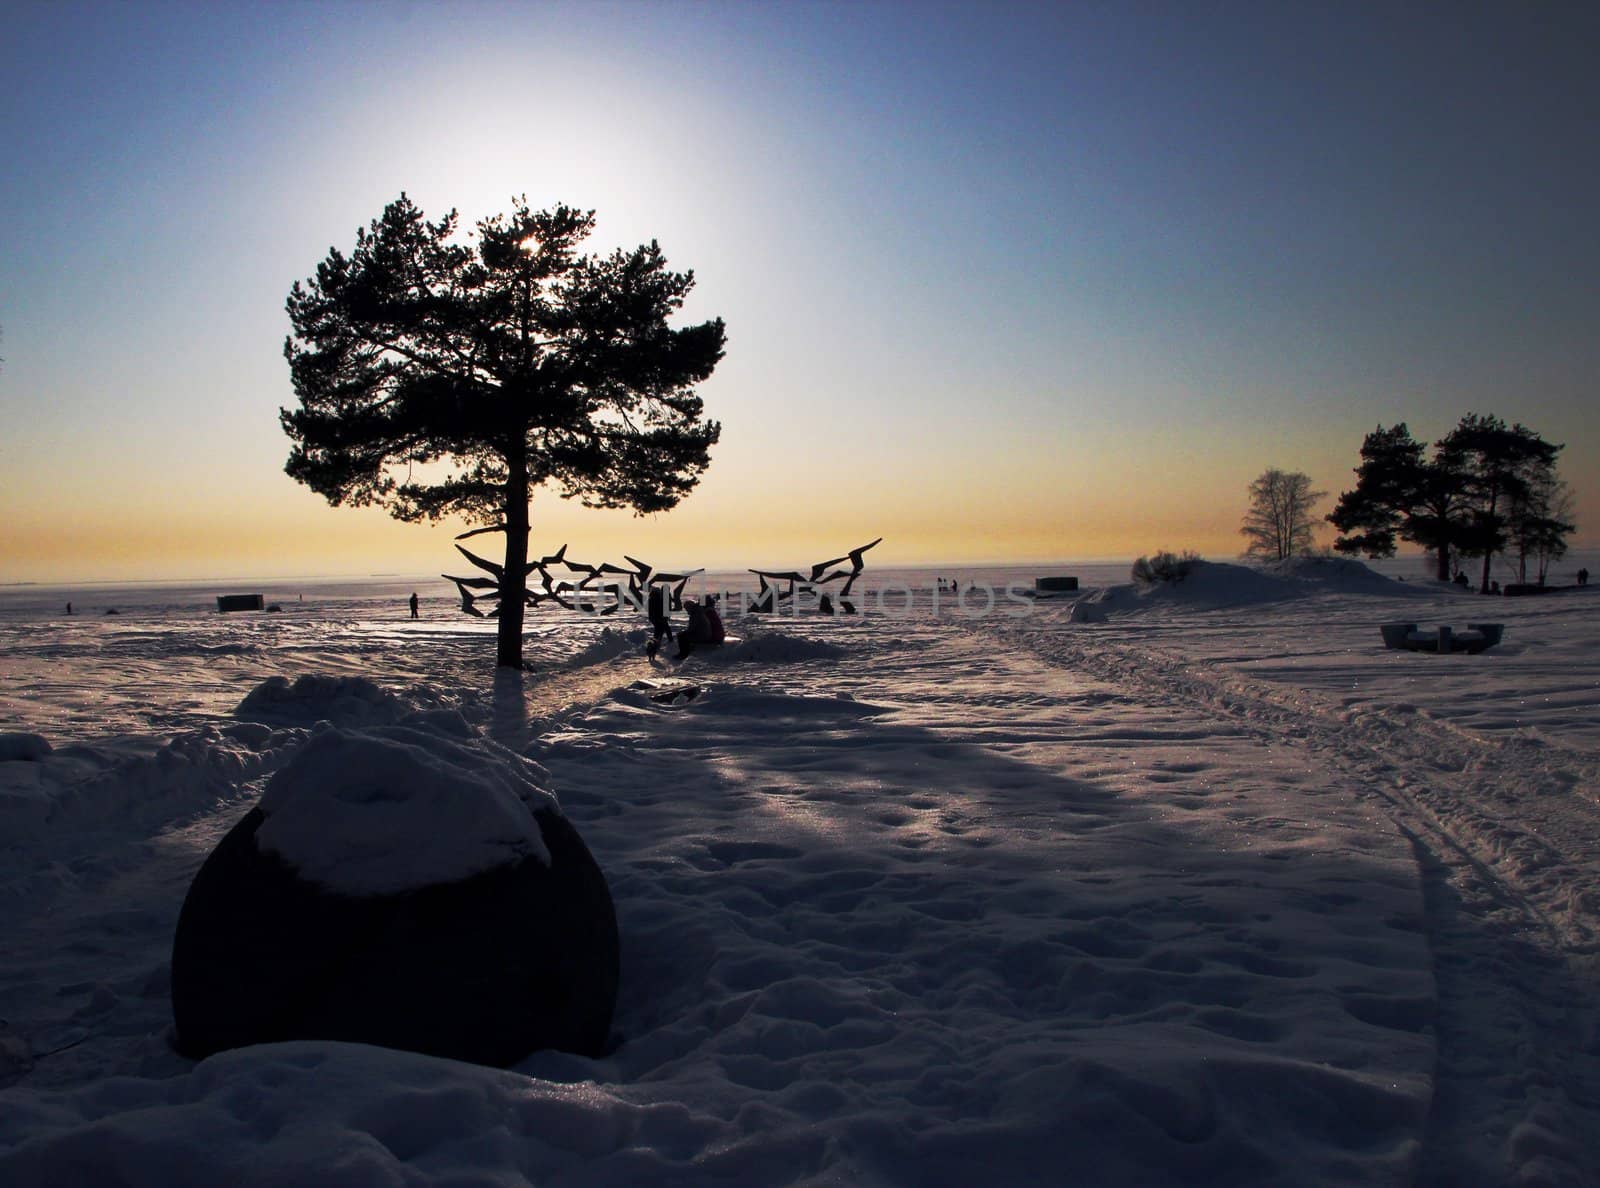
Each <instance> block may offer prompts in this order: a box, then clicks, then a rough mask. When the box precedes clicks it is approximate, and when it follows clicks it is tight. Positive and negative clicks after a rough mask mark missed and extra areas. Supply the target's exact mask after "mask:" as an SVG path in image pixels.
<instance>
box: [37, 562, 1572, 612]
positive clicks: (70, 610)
mask: <svg viewBox="0 0 1600 1188" xmlns="http://www.w3.org/2000/svg"><path fill="white" fill-rule="evenodd" d="M1588 584H1589V571H1588V569H1587V568H1585V569H1580V570H1578V585H1580V586H1587V585H1588ZM71 613H72V604H71V603H70V602H69V603H67V614H69V615H70V614H71Z"/></svg>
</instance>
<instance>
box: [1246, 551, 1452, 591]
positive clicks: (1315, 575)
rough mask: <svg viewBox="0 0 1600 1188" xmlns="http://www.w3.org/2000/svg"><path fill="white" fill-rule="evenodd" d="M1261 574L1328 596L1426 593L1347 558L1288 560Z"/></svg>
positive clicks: (1298, 558) (1278, 562) (1264, 570)
mask: <svg viewBox="0 0 1600 1188" xmlns="http://www.w3.org/2000/svg"><path fill="white" fill-rule="evenodd" d="M1262 572H1263V573H1268V574H1273V575H1275V576H1277V577H1282V578H1288V579H1291V580H1294V581H1299V582H1305V583H1308V584H1310V585H1314V586H1316V587H1317V588H1318V590H1320V591H1325V592H1328V593H1339V594H1388V595H1400V596H1405V595H1412V594H1421V593H1425V592H1426V591H1424V590H1423V589H1422V588H1421V587H1419V586H1415V585H1411V584H1409V583H1406V582H1397V581H1395V580H1394V579H1393V578H1391V577H1384V576H1383V574H1381V573H1379V572H1377V571H1376V570H1374V569H1372V568H1370V567H1369V566H1367V565H1365V564H1363V563H1362V562H1360V561H1352V560H1351V559H1350V558H1348V557H1289V558H1287V559H1286V560H1283V561H1275V562H1273V563H1271V564H1269V565H1264V566H1262Z"/></svg>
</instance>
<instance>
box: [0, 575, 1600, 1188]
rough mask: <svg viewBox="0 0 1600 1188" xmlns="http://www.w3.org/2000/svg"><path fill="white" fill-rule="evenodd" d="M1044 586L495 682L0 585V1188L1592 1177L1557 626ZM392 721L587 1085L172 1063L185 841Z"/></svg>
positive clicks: (1568, 727)
mask: <svg viewBox="0 0 1600 1188" xmlns="http://www.w3.org/2000/svg"><path fill="white" fill-rule="evenodd" d="M1576 564H1577V562H1575V561H1574V562H1573V563H1572V564H1570V565H1568V566H1567V567H1566V568H1573V569H1575V568H1576ZM1592 567H1593V566H1592V565H1591V568H1592ZM1080 572H1082V573H1084V575H1085V577H1086V578H1087V579H1089V581H1090V582H1091V584H1093V585H1095V586H1099V587H1101V588H1099V589H1094V590H1091V591H1086V592H1085V594H1084V595H1083V597H1082V598H1080V599H1072V598H1064V599H1057V600H1052V601H1049V602H1041V603H1039V604H1038V605H1037V606H1036V607H1033V608H1032V613H1031V614H1020V613H1016V614H1007V613H1006V612H1007V611H1013V612H1017V611H1020V610H1021V609H1022V608H1021V607H1020V606H1019V605H1018V604H1015V603H1012V602H1008V601H1005V600H1002V601H1001V602H1000V603H999V604H998V605H997V608H996V612H995V613H994V614H992V615H987V616H978V617H972V618H967V617H964V616H962V615H960V614H959V613H953V611H952V608H950V607H949V605H948V600H945V605H944V606H942V607H941V611H940V613H938V614H935V613H934V612H933V610H932V607H931V605H930V604H931V602H932V595H931V593H930V592H929V591H928V590H927V589H926V583H928V582H931V581H933V580H934V578H933V575H931V574H930V575H914V576H912V575H900V577H901V578H902V579H903V580H905V581H907V582H914V583H916V584H919V585H921V587H922V589H921V591H920V593H919V595H918V598H917V603H916V606H915V609H914V611H913V613H911V614H909V615H904V616H901V615H888V614H874V613H869V614H867V615H866V616H865V617H856V618H847V617H840V618H835V619H824V618H818V617H802V618H798V619H797V618H791V617H782V618H777V619H762V620H759V621H752V620H749V619H746V620H745V621H743V622H739V623H737V624H735V626H734V629H735V630H736V631H737V632H738V633H739V634H740V635H741V636H743V637H744V642H743V643H741V644H739V645H737V646H734V647H730V648H727V649H724V650H723V651H721V652H709V653H701V654H697V655H695V656H694V657H692V658H691V659H690V660H688V661H687V662H685V663H684V664H683V665H682V666H681V667H678V668H671V667H670V666H667V665H662V664H657V665H652V664H650V663H649V662H647V661H646V660H645V658H644V656H643V655H642V643H643V640H644V638H645V634H644V632H643V631H642V630H640V629H639V628H638V627H637V626H636V625H635V624H632V623H625V622H620V621H611V622H609V623H601V622H598V621H595V620H592V619H587V618H581V617H577V616H562V615H547V614H545V613H544V612H540V614H539V615H538V616H535V620H534V624H533V625H532V627H531V630H532V632H533V634H531V635H530V644H529V655H530V658H531V659H532V661H533V663H534V665H535V670H534V671H532V672H530V673H528V674H526V675H525V676H522V677H518V676H516V675H514V674H512V675H507V674H501V675H499V676H496V675H495V674H493V672H492V670H491V668H490V661H491V659H492V648H491V642H490V640H489V639H488V638H487V636H486V634H485V631H486V630H492V625H483V624H478V623H476V622H472V621H469V620H462V619H458V618H456V617H454V616H453V615H451V614H450V613H449V609H448V603H447V601H446V600H445V599H444V598H442V597H440V598H435V597H433V595H434V594H436V593H437V591H425V594H426V595H428V596H427V597H425V600H424V610H425V614H424V618H423V619H421V620H418V621H416V622H412V621H409V620H408V619H406V618H405V610H404V602H403V599H404V596H405V594H406V593H408V592H409V587H407V588H405V589H401V588H400V587H398V586H396V587H395V588H394V589H389V588H387V587H382V588H380V587H379V586H378V585H376V584H373V585H371V586H369V587H350V588H348V589H339V590H323V591H314V592H308V593H309V596H308V597H307V599H306V600H305V601H304V602H301V601H300V600H299V598H298V596H297V593H296V592H295V591H292V590H288V589H285V590H283V591H278V592H275V593H274V594H273V595H271V596H272V597H274V598H276V599H277V600H278V601H280V603H281V604H282V605H283V607H284V609H283V611H282V612H281V613H280V614H275V615H230V616H220V615H217V614H216V613H215V612H214V611H211V612H209V613H208V612H207V611H206V609H205V606H204V599H201V598H198V596H197V595H194V594H193V592H174V591H171V590H166V591H160V592H156V593H152V592H151V591H144V592H130V591H127V590H123V591H118V592H116V594H115V597H116V599H117V601H119V602H120V603H121V605H120V606H119V607H118V609H119V611H120V612H121V613H119V614H118V615H116V616H107V615H105V614H104V608H103V607H100V606H98V605H97V604H94V603H93V602H92V601H89V602H86V601H85V599H84V597H83V596H82V595H81V594H80V595H79V597H78V599H77V602H78V605H77V607H75V609H76V610H77V611H78V613H77V614H75V615H74V616H73V617H72V618H71V619H70V620H69V619H66V618H65V617H64V616H63V615H62V614H61V613H60V611H61V608H60V607H59V606H58V605H57V604H56V603H57V593H58V592H54V591H18V592H11V593H7V594H3V595H0V655H3V656H4V658H5V676H4V685H3V686H0V731H4V732H12V734H11V736H9V737H8V738H7V739H5V740H4V741H0V846H3V847H4V852H3V857H4V867H3V870H0V905H3V912H0V954H3V956H0V1019H3V1020H4V1022H3V1024H0V1086H4V1087H3V1088H0V1182H3V1183H5V1184H7V1185H11V1184H16V1185H31V1184H39V1185H45V1184H52V1185H53V1184H75V1183H82V1184H100V1183H125V1184H141V1185H143V1184H150V1185H156V1184H160V1185H167V1184H189V1183H192V1184H197V1185H198V1184H204V1185H212V1184H217V1183H222V1182H232V1183H236V1184H241V1185H249V1184H291V1183H293V1184H301V1183H305V1184H309V1183H315V1184H352V1185H378V1184H384V1185H387V1184H418V1185H421V1184H489V1183H496V1184H512V1183H523V1182H531V1183H535V1184H574V1185H593V1184H605V1185H610V1184H616V1185H623V1184H627V1185H634V1184H643V1183H649V1184H706V1183H728V1184H763V1185H768V1184H810V1183H849V1184H885V1185H938V1184H952V1185H954V1184H962V1185H966V1184H970V1183H971V1182H972V1181H974V1180H985V1181H988V1182H992V1183H996V1184H1007V1185H1010V1184H1078V1183H1081V1184H1090V1185H1100V1184H1106V1185H1112V1184H1115V1185H1121V1184H1140V1185H1143V1184H1162V1183H1181V1184H1216V1185H1240V1184H1260V1185H1269V1184H1271V1185H1279V1184H1297V1185H1302V1184H1362V1185H1366V1184H1409V1183H1427V1184H1440V1185H1444V1184H1452V1185H1453V1184H1471V1185H1498V1184H1574V1185H1582V1184H1593V1183H1596V1182H1600V1178H1597V1177H1600V1138H1596V1137H1594V1136H1595V1135H1597V1134H1600V1125H1597V1124H1600V1014H1597V1012H1596V1008H1595V1005H1594V1000H1595V991H1596V989H1597V988H1600V987H1597V981H1600V968H1597V965H1596V954H1597V951H1600V947H1597V946H1600V887H1596V886H1595V880H1596V877H1597V874H1600V808H1597V807H1596V804H1595V801H1594V796H1595V788H1596V781H1595V776H1596V774H1597V767H1600V712H1597V710H1600V614H1597V612H1600V591H1597V590H1595V589H1588V590H1583V591H1577V590H1569V591H1562V592H1559V593H1554V594H1550V595H1547V596H1544V597H1539V598H1526V599H1500V598H1496V599H1487V598H1480V597H1478V596H1476V595H1471V594H1466V593H1462V592H1459V591H1456V590H1454V589H1439V588H1437V587H1434V586H1433V585H1432V584H1431V583H1424V582H1421V581H1418V580H1416V578H1415V577H1414V576H1413V579H1412V580H1411V581H1408V582H1405V583H1399V582H1394V581H1390V580H1388V579H1386V578H1382V577H1380V576H1378V575H1374V574H1372V573H1371V572H1369V571H1367V570H1365V569H1362V568H1359V567H1351V566H1349V565H1345V564H1323V565H1302V566H1299V567H1296V568H1294V569H1292V570H1290V571H1288V572H1284V573H1280V574H1275V575H1268V576H1263V575H1261V574H1258V573H1254V572H1246V571H1241V570H1238V569H1233V568H1228V567H1221V566H1207V567H1204V568H1203V569H1202V570H1201V571H1200V572H1198V573H1196V574H1195V575H1194V576H1193V577H1191V578H1190V579H1189V580H1187V581H1186V582H1184V583H1183V584H1182V585H1180V586H1178V587H1175V588H1161V589H1157V590H1154V591H1139V590H1135V589H1132V588H1126V587H1122V588H1118V587H1115V586H1112V585H1111V583H1113V582H1116V581H1120V580H1121V574H1120V573H1119V572H1117V571H1113V570H1104V571H1092V570H1080ZM1391 572H1392V570H1391ZM960 576H961V578H962V579H963V580H964V581H973V580H976V581H979V582H993V583H994V584H995V585H996V586H997V587H998V586H1003V584H1004V582H1005V581H1008V580H1011V579H1012V578H1013V577H1017V576H1021V575H1020V574H1013V573H1001V572H976V571H972V572H963V573H961V574H960ZM874 577H877V578H878V583H879V585H881V584H882V583H883V582H884V580H885V579H884V578H883V577H881V576H880V575H876V574H875V573H874V572H873V571H870V570H869V573H868V581H867V588H868V589H871V588H874V582H873V580H872V579H873V578H874ZM1557 579H1558V580H1561V579H1562V574H1560V573H1558V574H1557ZM214 592H225V591H220V590H219V591H214ZM108 597H110V595H108ZM898 604H899V603H898V600H891V601H890V605H894V606H898ZM969 605H971V606H977V605H981V604H980V603H977V602H971V603H970V604H969ZM1480 620H1484V621H1496V622H1502V623H1504V624H1506V635H1505V640H1504V642H1503V643H1502V644H1500V645H1499V646H1498V647H1496V648H1494V649H1492V650H1490V651H1487V652H1484V653H1482V654H1480V655H1476V656H1467V655H1449V656H1433V655H1427V654H1418V653H1410V652H1393V651H1386V650H1385V649H1384V648H1383V646H1382V643H1381V641H1380V639H1379V636H1378V630H1377V628H1378V625H1379V624H1380V623H1385V622H1394V621H1408V622H1417V623H1419V624H1421V625H1424V626H1428V625H1433V624H1438V623H1445V624H1451V625H1454V626H1464V625H1465V623H1466V622H1468V621H1474V622H1476V621H1480ZM652 680H654V681H657V682H660V681H663V680H682V681H687V682H690V683H692V684H694V685H695V686H697V687H698V689H699V693H698V695H697V696H695V697H694V698H693V699H692V700H685V699H683V698H679V699H676V700H675V701H673V702H672V703H670V704H669V703H664V702H662V701H659V700H656V699H654V698H653V697H652V696H651V694H652V693H658V692H660V691H661V686H660V685H659V684H654V685H653V684H649V683H646V682H648V681H652ZM419 710H421V711H430V712H429V713H427V714H424V715H422V716H421V717H411V718H409V719H408V715H413V714H414V713H415V712H416V711H419ZM440 710H444V711H457V712H459V713H460V715H461V716H462V717H464V718H465V719H466V720H467V721H468V722H469V723H471V724H472V725H473V726H474V727H475V728H476V729H477V730H478V731H480V732H481V733H482V735H483V736H484V737H485V738H486V739H489V740H493V742H494V743H495V744H498V745H503V746H506V747H510V748H511V749H512V750H514V751H517V752H519V753H521V754H523V755H525V756H526V757H528V758H529V759H532V760H534V761H536V762H537V763H538V764H539V765H542V767H543V769H544V771H545V773H546V774H547V777H548V784H549V787H550V790H551V791H553V792H554V793H555V795H556V796H557V798H558V799H559V801H560V802H561V805H562V807H563V811H564V812H565V813H566V814H567V816H568V817H569V818H570V819H571V820H572V821H573V822H574V823H575V824H576V825H577V827H578V829H579V830H580V832H581V833H582V834H583V836H584V838H585V840H586V841H587V842H588V844H589V846H590V848H591V849H592V850H593V852H594V854H595V856H596V858H597V859H598V860H599V862H600V864H601V866H602V868H603V869H604V870H605V872H606V874H607V877H608V879H609V881H610V884H611V888H612V892H613V895H614V897H615V900H616V906H617V914H618V920H619V925H620V929H621V936H622V948H623V957H622V961H623V968H622V989H621V997H620V1001H619V1004H618V1011H617V1016H616V1020H615V1034H614V1037H613V1038H614V1047H613V1050H612V1051H611V1052H610V1054H609V1055H607V1056H606V1057H605V1058H603V1059H599V1060H589V1059H584V1058H580V1057H576V1056H571V1055H564V1054H560V1053H550V1052H546V1053H539V1054H535V1055H533V1056H531V1057H529V1058H528V1059H527V1060H525V1061H524V1062H523V1063H522V1064H520V1065H519V1066H518V1067H516V1068H515V1069H512V1070H495V1069H486V1068H478V1067H475V1066H470V1065H463V1064H456V1063H452V1062H449V1061H444V1060H437V1059H433V1058H429V1057H424V1056H419V1055H413V1054H408V1053H402V1052H390V1051H384V1050H380V1049H373V1048H365V1047H360V1046H356V1045H341V1044H333V1043H309V1042H302V1043H291V1044H281V1045H268V1046H263V1047H259V1048H251V1049H242V1050H238V1051H233V1052H225V1053H222V1054H220V1055H217V1056H214V1057H212V1058H210V1059H208V1060H205V1061H203V1062H200V1063H198V1064H195V1063H193V1062H190V1061H187V1060H185V1059H183V1058H181V1057H180V1056H178V1055H177V1054H176V1053H175V1052H174V1051H173V1050H172V1048H171V1045H170V1033H171V1001H170V994H169V989H168V984H167V976H168V975H167V962H168V957H169V953H170V947H171V941H172V933H173V927H174V924H175V921H176V917H177V912H178V908H179V906H180V904H181V902H182V898H183V895H184V892H185V891H186V889H187V886H188V882H189V880H190V878H191V877H192V875H193V873H194V871H195V870H196V868H197V867H198V865H199V863H200V861H201V860H202V859H203V858H204V856H205V854H206V853H207V852H208V850H209V848H210V847H211V846H212V845H213V844H214V843H215V842H216V841H217V840H218V838H220V836H221V835H222V833H224V832H225V831H226V830H227V829H228V828H229V827H230V826H231V825H232V824H233V823H234V821H236V820H237V819H238V818H239V816H241V815H242V814H243V813H244V811H245V810H246V809H247V808H248V807H250V806H251V805H253V804H254V803H255V802H256V800H257V799H258V798H259V797H260V795H261V793H262V790H263V788H264V787H265V785H266V784H267V782H268V780H269V779H270V778H271V777H272V775H273V774H274V773H276V772H278V771H280V770H282V769H284V768H285V765H286V764H287V763H289V761H290V759H291V758H292V757H294V756H295V755H296V754H297V753H300V752H301V749H302V748H303V747H304V745H305V742H306V739H307V738H308V737H309V736H310V735H311V733H312V732H313V728H314V726H315V724H316V723H317V722H319V721H330V722H332V723H334V724H335V725H337V726H339V727H341V728H343V730H344V731H345V732H346V734H349V735H351V736H355V737H358V736H359V732H360V731H362V730H379V728H384V727H390V726H392V725H393V724H394V723H396V722H400V721H403V720H409V721H410V722H411V723H413V724H417V728H419V729H420V728H423V727H424V726H425V725H426V723H428V722H429V721H437V720H441V719H442V718H444V717H451V718H452V719H453V715H440V714H438V713H437V712H433V711H440ZM380 733H381V731H380ZM27 735H37V736H40V737H42V738H43V739H44V740H45V742H46V743H47V744H48V745H49V748H50V749H49V750H48V751H46V750H45V746H44V744H41V743H40V742H38V741H37V740H36V739H30V738H28V737H26V736H27ZM379 736H380V735H378V734H375V735H374V736H373V737H375V738H376V737H379ZM454 745H455V744H452V746H454ZM485 746H486V747H487V746H488V744H485ZM359 749H360V748H359V747H356V748H353V750H359Z"/></svg>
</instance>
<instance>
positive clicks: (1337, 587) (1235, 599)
mask: <svg viewBox="0 0 1600 1188" xmlns="http://www.w3.org/2000/svg"><path fill="white" fill-rule="evenodd" d="M1421 592H1422V591H1421V590H1420V589H1419V588H1416V587H1412V586H1408V585H1406V584H1405V583H1404V582H1397V581H1393V580H1392V579H1390V578H1386V577H1384V576H1383V575H1382V574H1379V573H1375V572H1373V571H1372V570H1371V569H1369V568H1367V567H1366V566H1365V565H1363V564H1362V563H1361V562H1359V561H1350V560H1346V559H1344V558H1333V557H1291V558H1289V559H1288V560H1287V561H1279V562H1274V563H1273V564H1271V565H1265V566H1261V567H1257V566H1253V565H1233V564H1230V563H1228V562H1225V561H1194V562H1192V563H1191V568H1190V570H1189V574H1188V576H1187V577H1185V578H1183V579H1182V580H1181V581H1176V582H1157V583H1155V584H1152V585H1141V584H1138V583H1131V582H1130V583H1127V584H1125V585H1120V586H1108V587H1106V588H1105V589H1104V590H1097V591H1095V592H1094V593H1093V594H1089V595H1087V596H1086V597H1083V598H1080V599H1078V601H1077V602H1075V603H1074V604H1073V607H1072V613H1071V618H1072V621H1073V622H1075V623H1094V622H1100V621H1103V620H1104V619H1105V618H1106V617H1108V616H1110V615H1124V614H1132V613H1136V612H1138V611H1142V610H1150V609H1154V608H1156V607H1190V608H1193V609H1196V610H1220V609H1222V608H1225V607H1242V606H1261V605H1264V604H1266V603H1272V602H1288V601H1291V600H1293V599H1298V598H1311V597H1315V596H1317V595H1320V594H1389V595H1398V596H1405V595H1411V594H1417V593H1421Z"/></svg>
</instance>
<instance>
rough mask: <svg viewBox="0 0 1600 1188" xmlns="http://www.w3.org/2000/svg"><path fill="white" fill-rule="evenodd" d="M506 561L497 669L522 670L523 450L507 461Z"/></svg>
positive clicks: (524, 565) (524, 564)
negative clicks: (509, 472)
mask: <svg viewBox="0 0 1600 1188" xmlns="http://www.w3.org/2000/svg"><path fill="white" fill-rule="evenodd" d="M506 463H507V465H508V466H509V467H510V470H511V477H510V478H509V479H508V480H507V482H506V512H505V525H506V561H505V570H504V571H503V572H502V573H501V575H500V630H499V634H498V636H497V637H496V638H497V641H498V642H497V644H496V648H495V660H494V662H495V666H496V667H497V668H517V669H520V668H521V667H522V613H523V611H524V610H525V609H526V604H527V592H528V575H527V573H526V572H525V570H526V569H527V567H528V459H527V456H526V453H525V451H524V450H520V449H519V450H515V451H513V453H512V454H510V455H508V456H507V458H506Z"/></svg>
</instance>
